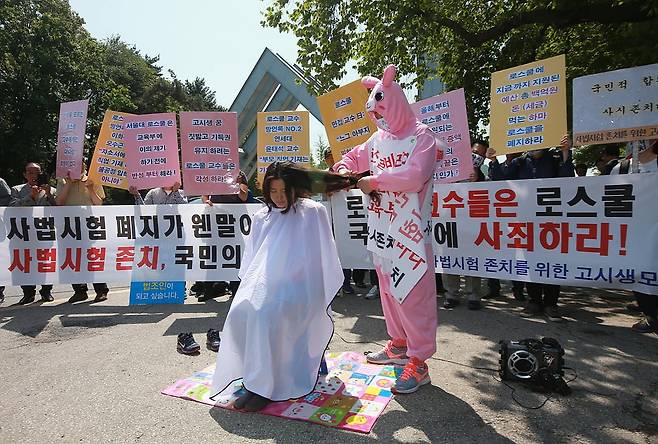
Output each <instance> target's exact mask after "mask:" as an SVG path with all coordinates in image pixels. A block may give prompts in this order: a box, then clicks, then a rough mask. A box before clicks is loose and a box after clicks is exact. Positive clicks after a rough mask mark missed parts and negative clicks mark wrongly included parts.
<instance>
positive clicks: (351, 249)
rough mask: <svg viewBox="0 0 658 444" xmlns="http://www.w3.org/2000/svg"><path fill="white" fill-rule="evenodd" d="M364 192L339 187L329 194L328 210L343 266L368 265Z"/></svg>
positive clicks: (361, 267)
mask: <svg viewBox="0 0 658 444" xmlns="http://www.w3.org/2000/svg"><path fill="white" fill-rule="evenodd" d="M367 199H369V198H366V196H365V195H364V194H363V193H362V192H361V190H350V191H341V192H339V193H335V194H333V195H332V196H331V209H332V211H331V214H332V215H333V222H334V236H335V238H336V247H337V248H338V256H339V258H340V264H341V265H342V266H343V268H350V269H372V268H374V266H373V264H372V253H370V252H369V251H368V249H367V248H366V246H367V244H368V214H367V213H368V212H367V210H366V207H367Z"/></svg>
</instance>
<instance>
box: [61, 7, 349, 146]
mask: <svg viewBox="0 0 658 444" xmlns="http://www.w3.org/2000/svg"><path fill="white" fill-rule="evenodd" d="M69 3H70V5H71V7H72V8H73V10H74V11H76V12H77V13H78V14H79V15H80V16H81V17H82V18H83V19H84V21H85V28H86V29H87V31H89V33H90V34H91V35H92V36H93V37H94V38H96V39H99V40H104V39H106V38H108V37H111V36H113V35H119V36H120V37H121V40H123V41H124V42H126V43H128V44H130V45H134V46H136V47H137V49H138V50H139V51H140V52H141V53H142V54H147V55H149V56H156V55H158V56H160V62H159V65H160V66H162V67H163V73H166V72H167V70H168V69H171V70H173V71H174V73H175V74H176V76H177V77H178V78H179V79H181V80H183V79H189V80H192V79H194V78H195V77H203V78H204V79H205V81H206V84H207V85H208V86H209V87H210V88H211V89H212V90H213V91H215V93H216V94H215V97H216V99H217V103H218V104H220V105H223V106H225V107H227V108H228V107H230V106H231V104H232V103H233V100H234V99H235V97H236V96H237V94H238V92H239V91H240V89H241V88H242V85H243V84H244V82H245V81H246V80H247V76H248V75H249V73H250V72H251V70H252V68H253V67H254V65H255V64H256V62H257V61H258V58H259V57H260V55H261V53H262V52H263V50H264V49H265V47H268V48H269V49H270V50H271V51H272V52H274V53H278V54H279V55H281V56H282V57H283V58H284V59H285V60H286V61H288V62H289V63H291V64H292V63H294V62H295V61H296V59H297V44H296V38H295V37H294V36H293V35H292V34H282V33H279V31H277V30H276V29H272V28H263V27H262V26H261V25H260V21H261V18H262V13H261V11H263V10H264V9H265V8H266V6H267V5H268V4H269V3H270V2H269V1H262V0H241V1H218V0H188V1H185V2H183V1H174V0H113V1H101V0H69ZM354 76H355V77H354V78H352V79H349V78H348V79H346V80H345V82H349V81H351V80H354V79H356V78H357V77H356V74H354ZM318 136H321V137H322V138H323V139H324V140H325V141H326V139H327V137H326V133H325V131H324V128H323V127H322V124H321V123H320V122H319V121H317V120H316V119H315V118H313V116H312V115H311V149H312V150H313V149H314V146H315V144H316V141H317V139H318Z"/></svg>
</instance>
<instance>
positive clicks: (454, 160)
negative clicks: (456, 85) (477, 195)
mask: <svg viewBox="0 0 658 444" xmlns="http://www.w3.org/2000/svg"><path fill="white" fill-rule="evenodd" d="M411 108H412V109H413V110H414V112H415V113H416V117H417V118H418V120H420V121H421V122H422V123H424V124H425V125H427V126H429V127H430V129H431V130H432V131H434V133H435V134H436V136H437V137H438V138H439V139H441V140H443V141H444V142H445V143H446V145H448V149H447V150H445V151H444V150H437V153H436V155H437V157H436V168H435V169H434V183H451V182H458V181H460V180H465V179H468V178H469V175H470V174H471V173H472V172H473V161H472V158H471V136H470V135H469V131H468V116H467V114H466V98H465V97H464V88H460V89H456V90H454V91H450V92H447V93H445V94H441V95H438V96H434V97H430V98H428V99H425V100H421V101H420V102H416V103H414V104H412V105H411Z"/></svg>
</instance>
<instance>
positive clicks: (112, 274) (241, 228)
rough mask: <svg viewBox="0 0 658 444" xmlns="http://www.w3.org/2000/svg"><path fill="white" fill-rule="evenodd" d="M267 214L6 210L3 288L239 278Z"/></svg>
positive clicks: (175, 208) (0, 247) (160, 208)
mask: <svg viewBox="0 0 658 444" xmlns="http://www.w3.org/2000/svg"><path fill="white" fill-rule="evenodd" d="M261 208H262V205H261V204H231V205H220V204H217V205H214V206H212V207H209V206H207V205H192V204H190V205H142V206H132V205H128V206H124V205H121V206H118V205H117V206H93V207H29V208H28V207H24V208H15V207H8V208H0V264H2V266H1V267H0V285H26V284H44V283H45V284H57V283H60V284H63V283H79V282H124V283H125V282H130V281H161V280H163V279H166V280H168V281H184V280H199V281H218V280H227V281H228V280H236V279H237V272H238V270H239V268H240V261H241V257H242V252H243V251H244V237H245V236H246V235H247V234H249V231H250V230H251V216H252V215H253V214H254V213H255V212H256V211H258V210H259V209H261Z"/></svg>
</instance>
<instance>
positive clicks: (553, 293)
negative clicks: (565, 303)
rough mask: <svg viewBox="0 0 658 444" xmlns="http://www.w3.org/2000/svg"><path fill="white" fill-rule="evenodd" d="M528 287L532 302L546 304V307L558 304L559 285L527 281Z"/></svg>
mask: <svg viewBox="0 0 658 444" xmlns="http://www.w3.org/2000/svg"><path fill="white" fill-rule="evenodd" d="M526 289H527V290H528V297H529V298H530V302H532V303H535V304H540V305H544V306H545V307H554V306H556V305H557V299H558V297H559V296H560V286H559V285H553V284H535V283H533V282H527V283H526Z"/></svg>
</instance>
